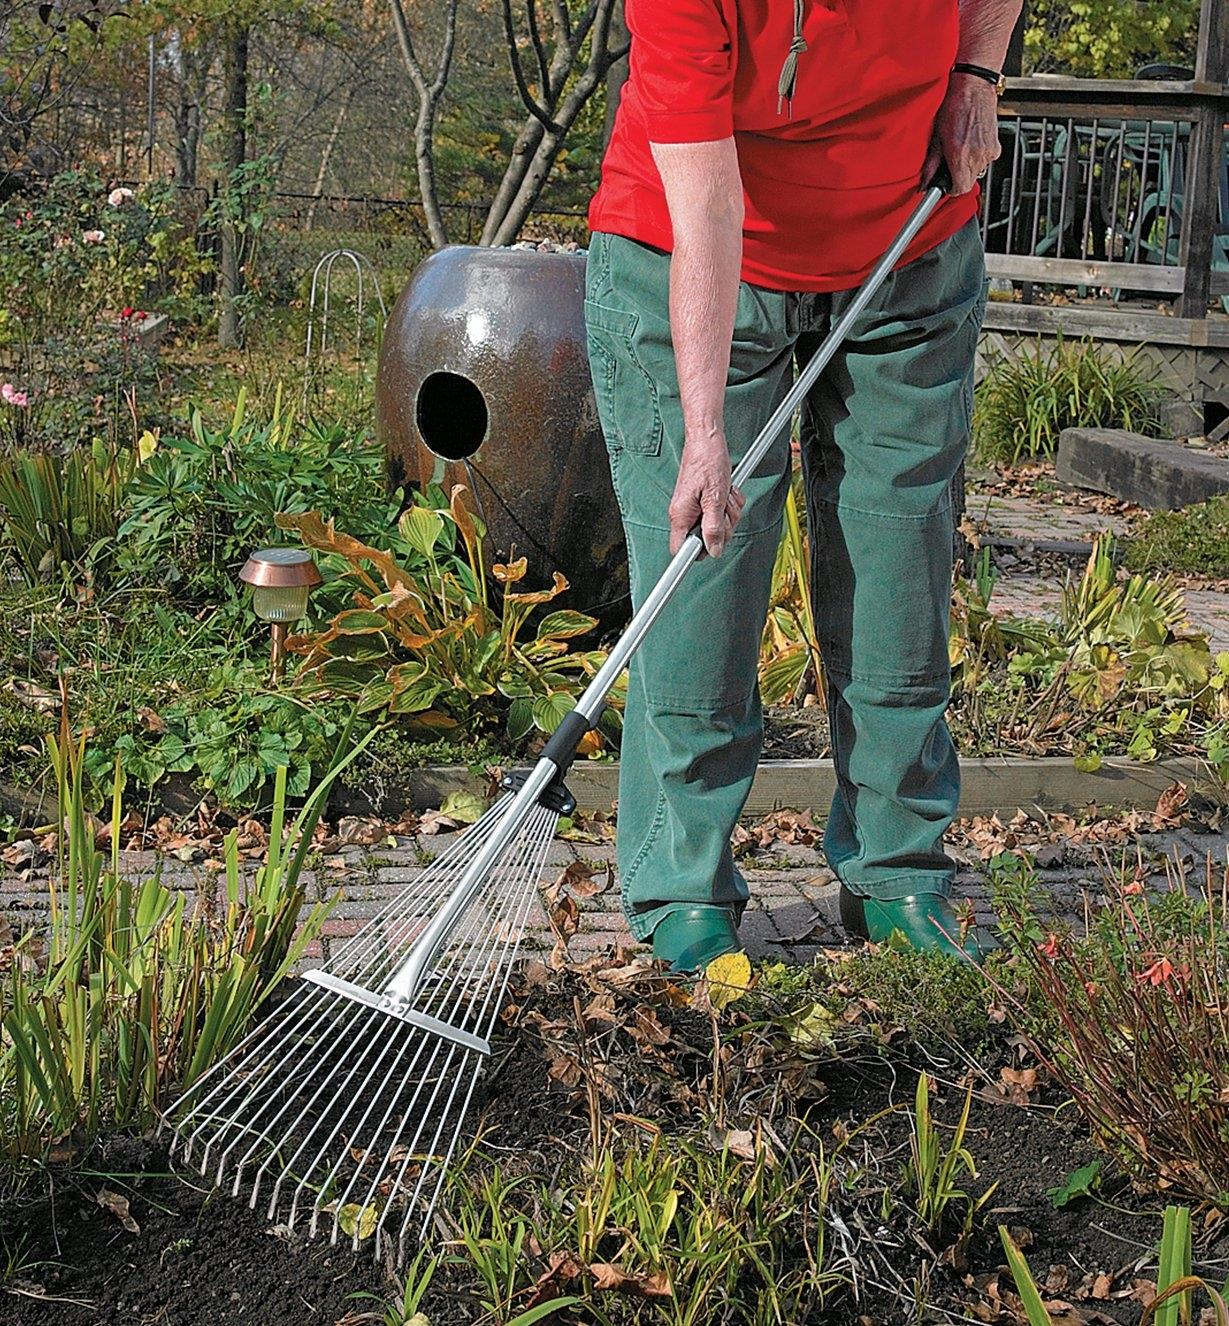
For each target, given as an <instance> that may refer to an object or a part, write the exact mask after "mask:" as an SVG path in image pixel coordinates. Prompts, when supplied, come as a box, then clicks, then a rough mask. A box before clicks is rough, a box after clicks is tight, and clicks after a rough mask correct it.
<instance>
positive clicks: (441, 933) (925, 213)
mask: <svg viewBox="0 0 1229 1326" xmlns="http://www.w3.org/2000/svg"><path fill="white" fill-rule="evenodd" d="M944 183H945V181H941V180H936V182H935V183H933V184H932V185H931V186H930V187H929V188H927V189H926V191H925V193H924V194H923V196H922V199H921V201H920V202H919V203H918V205H917V207H916V208H915V209H914V211H913V213H912V215H911V216H910V217H909V219H908V221H906V222H905V225H904V227H903V228H902V230H901V231H900V234H898V235H897V236H896V238H895V239H894V240H893V241H892V244H891V246H890V247H889V248H888V250H887V252H886V253H885V254H884V255H883V257H882V258H880V260H879V262H878V263H877V264H876V265H875V268H874V270H873V271H872V272H871V274H870V275H869V276H868V277H867V278H866V281H865V282H864V283H863V285H862V287H861V288H860V289H859V291H858V293H857V294H856V295H855V296H854V298H853V299H852V300H851V301H850V304H849V307H848V308H847V309H846V310H845V312H844V314H842V316H841V318H840V319H839V320H838V321H837V323H836V325H835V326H834V327H833V328H832V330H831V331H830V332H829V333H828V335H827V337H826V338H825V340H824V342H823V344H822V345H821V346H820V348H819V350H818V351H817V352H816V354H815V356H814V357H813V358H812V359H811V360H810V361H809V362H808V363H807V365H806V367H805V368H804V369H803V370H802V372H801V373H800V374H799V375H798V379H797V381H796V382H795V383H794V384H793V386H792V387H791V388H790V390H789V391H788V392H787V393H786V395H785V397H784V399H783V400H782V401H781V403H780V405H778V406H777V408H776V410H774V411H773V414H772V417H771V418H770V419H769V420H768V422H767V423H766V424H765V425H764V427H763V429H762V430H761V431H760V434H759V436H758V437H757V438H756V439H755V441H754V442H753V443H752V444H751V446H750V447H749V448H748V450H747V453H746V455H744V456H743V458H742V460H741V461H740V462H739V464H738V467H737V468H736V469H735V471H734V474H733V478H732V482H733V484H734V485H735V486H739V485H741V484H743V483H745V482H746V480H747V479H748V478H749V477H750V476H751V475H752V474H754V473H755V470H756V467H757V466H758V465H759V463H760V461H761V460H763V458H764V456H765V455H766V454H767V452H768V449H769V448H770V447H771V446H772V444H773V443H774V442H775V441H776V440H777V437H778V436H779V435H780V433H781V431H782V430H783V429H784V428H786V427H787V426H788V425H789V423H790V420H791V419H792V418H793V415H794V411H795V410H796V409H797V408H798V407H799V405H800V404H801V403H802V401H803V399H804V398H805V396H806V394H807V392H808V391H810V389H811V387H812V385H813V384H814V382H815V380H816V378H818V377H819V375H820V373H822V372H823V371H824V369H825V368H826V367H827V365H828V363H829V362H830V361H831V359H832V356H833V355H834V354H835V353H836V352H837V350H838V349H839V348H840V346H841V344H842V343H843V342H844V340H845V338H846V337H847V336H848V335H849V332H850V329H851V328H852V327H853V324H854V323H855V322H856V320H857V319H858V317H859V316H860V315H861V314H862V312H863V310H864V309H865V308H866V306H867V304H868V303H869V302H870V301H871V299H872V298H873V297H874V295H875V292H876V291H877V290H878V289H879V287H880V286H881V285H882V284H883V281H884V278H885V277H886V276H887V275H888V273H889V272H891V271H892V269H893V268H894V267H895V266H896V264H897V263H898V262H899V261H900V260H901V258H902V256H903V255H904V253H905V250H906V249H907V248H908V247H909V245H910V243H911V242H912V241H913V239H914V237H915V236H916V235H917V233H918V231H919V230H920V229H921V228H922V226H923V225H924V224H925V223H926V220H927V218H928V217H929V216H930V214H931V213H932V212H933V211H934V210H935V208H936V207H937V206H938V204H939V202H940V200H941V199H942V198H943V197H944V195H945V192H946V190H945V188H944V187H943V186H944ZM703 551H704V541H703V539H702V538H701V535H700V531H699V526H698V525H697V526H696V527H695V528H694V529H693V530H692V531H691V533H690V534H688V536H687V538H686V539H685V540H684V541H683V545H682V547H681V548H680V549H679V550H678V552H677V553H675V555H674V557H673V558H672V559H671V561H670V565H669V566H668V567H667V568H666V570H665V571H664V572H663V573H662V576H661V579H660V580H658V582H657V584H656V585H654V587H653V589H652V590H651V591H650V592H649V594H648V596H647V597H646V598H645V600H644V602H643V603H642V604H641V605H640V607H639V609H638V610H637V611H636V614H635V616H633V618H632V620H631V622H630V623H629V624H628V627H627V630H626V631H625V632H624V634H623V636H622V637H621V638H620V639H619V641H618V642H617V643H616V644H615V646H614V647H613V648H612V649H611V651H610V654H609V655H608V657H607V659H606V661H605V663H603V664H602V666H601V668H599V669H598V672H597V673H596V675H595V676H594V678H593V680H592V681H591V682H590V683H589V685H588V687H587V688H586V689H585V692H584V694H583V695H582V696H581V697H580V699H579V701H578V702H577V704H576V707H575V708H574V709H573V710H572V712H571V713H569V714H567V715H566V716H565V717H564V719H563V721H562V722H561V723H560V724H559V726H558V728H556V730H555V731H554V733H552V735H551V737H550V739H549V740H548V741H547V743H546V745H545V747H544V748H543V750H542V754H541V756H540V757H539V759H538V762H537V763H536V764H535V765H534V766H533V768H532V769H531V770H529V771H528V773H526V774H523V775H510V776H509V777H508V778H506V779H505V780H504V786H505V787H507V788H508V789H509V790H513V789H515V792H516V795H515V797H514V798H513V800H512V802H511V804H510V805H509V806H508V808H507V810H506V811H505V812H504V815H503V817H502V820H501V822H500V824H499V827H498V828H497V829H496V831H495V832H494V833H493V834H491V836H490V837H489V838H488V839H487V840H486V842H485V843H484V844H483V846H482V848H481V849H480V850H479V851H478V853H477V854H476V855H475V857H474V859H473V861H472V862H471V863H470V866H469V868H468V869H467V870H466V871H465V873H464V875H463V876H462V878H461V879H460V880H459V881H458V883H457V886H456V888H455V890H454V891H453V893H452V894H451V895H450V896H449V897H448V899H447V900H446V901H445V902H444V903H443V905H442V906H441V907H440V908H439V910H438V911H437V912H436V913H435V915H434V916H433V917H432V918H431V921H430V923H429V924H428V925H427V926H426V927H425V928H424V929H423V931H422V933H421V934H420V935H419V936H418V938H417V939H416V940H415V942H414V945H413V947H412V949H411V950H410V952H409V954H408V956H407V957H406V960H405V962H404V963H402V964H401V966H400V967H399V968H398V969H397V970H396V971H395V972H394V973H393V974H392V976H391V977H390V978H389V979H388V981H387V983H386V984H385V986H384V989H383V991H382V992H381V993H380V994H379V995H373V994H372V993H369V992H367V991H364V990H361V989H360V988H359V987H357V986H354V987H350V983H349V982H346V981H343V980H341V979H339V978H337V977H332V978H324V977H322V978H320V983H321V984H325V983H327V984H329V985H331V986H332V987H333V988H334V989H336V990H338V992H339V993H349V994H351V995H352V997H354V998H357V999H360V1000H362V1001H363V1002H366V1003H369V1004H372V1005H374V1006H376V1007H378V1008H380V1009H382V1010H383V1011H384V1012H386V1013H389V1014H391V1015H392V1016H394V1017H398V1018H401V1019H402V1020H404V1021H406V1022H410V1023H415V1024H418V1025H420V1026H422V1027H423V1029H424V1030H429V1031H432V1032H434V1033H436V1034H437V1035H442V1036H445V1037H447V1038H449V1039H452V1040H455V1041H457V1042H458V1043H463V1044H465V1045H468V1046H469V1047H470V1048H473V1049H478V1050H480V1051H482V1052H487V1051H488V1050H489V1046H487V1044H486V1043H485V1041H480V1040H479V1038H477V1037H474V1036H473V1035H472V1034H467V1033H463V1032H460V1031H459V1030H458V1029H455V1028H452V1027H450V1026H448V1025H447V1024H445V1023H442V1022H440V1021H437V1020H436V1019H434V1018H426V1017H425V1016H424V1015H423V1014H421V1013H418V1012H417V1011H416V1010H415V1009H414V1008H413V1004H414V1003H415V1001H416V998H417V996H418V994H419V992H420V990H421V989H422V988H423V984H424V982H425V981H426V980H427V979H428V978H429V976H430V974H431V971H432V969H433V967H434V965H435V961H436V958H437V956H438V955H439V953H440V952H441V950H442V949H443V948H444V946H445V944H446V943H447V940H448V937H449V935H450V934H451V933H452V931H453V929H454V928H455V926H456V925H457V923H458V922H459V921H460V919H461V918H462V916H464V914H465V911H466V909H467V908H468V906H469V904H470V903H471V902H472V901H473V900H474V898H475V897H476V896H477V895H478V893H479V892H480V891H481V890H482V888H483V886H484V884H485V883H486V882H487V880H488V878H489V876H490V874H491V872H492V871H493V870H494V869H495V867H496V866H497V864H498V862H499V860H500V857H501V855H502V853H503V852H504V850H505V848H506V847H507V845H508V844H509V843H510V842H511V841H512V840H513V839H514V838H515V837H516V835H517V834H518V833H519V832H520V831H521V829H522V828H523V827H524V825H525V823H526V821H527V820H528V818H529V816H530V815H532V813H533V811H534V808H535V807H536V806H538V805H540V804H541V805H545V806H547V807H548V808H550V809H553V810H556V811H558V812H560V813H564V814H566V813H569V812H570V811H571V810H572V809H573V808H574V806H575V803H574V802H573V801H572V799H571V796H570V794H569V793H568V792H567V789H566V788H564V787H563V784H562V781H561V780H562V777H563V775H564V774H565V773H566V772H567V770H568V769H569V768H570V767H571V764H572V761H573V760H574V759H575V758H576V750H577V747H578V746H579V745H580V742H581V739H582V738H583V737H584V735H585V733H586V732H588V731H589V729H590V728H592V727H593V726H594V725H595V724H596V723H597V720H598V717H599V716H600V714H601V712H602V709H603V707H604V705H605V703H606V697H607V695H608V694H609V693H610V690H611V688H612V687H613V686H614V684H615V682H616V680H617V679H618V677H619V675H620V673H622V671H623V669H624V668H626V667H627V665H628V662H629V661H630V659H631V657H632V655H633V654H634V653H635V652H636V650H637V649H639V648H640V645H641V644H642V643H643V641H644V638H645V636H646V635H648V633H649V629H650V628H651V627H652V625H653V623H654V622H655V621H656V620H657V618H658V617H659V616H660V615H661V612H662V609H663V608H665V606H666V604H667V603H669V602H670V600H671V598H673V596H674V593H675V591H676V590H677V589H678V587H679V585H680V584H681V583H682V580H683V577H684V576H685V575H686V574H687V572H688V570H690V568H691V566H692V565H693V564H694V563H695V562H696V560H697V559H698V558H699V556H700V554H701V553H702V552H703ZM313 975H314V974H313V973H307V976H308V979H312V977H313Z"/></svg>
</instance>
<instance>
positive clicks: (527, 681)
mask: <svg viewBox="0 0 1229 1326" xmlns="http://www.w3.org/2000/svg"><path fill="white" fill-rule="evenodd" d="M464 495H465V490H464V489H463V488H461V487H457V488H456V489H454V491H453V495H452V500H451V502H450V504H449V506H448V507H442V506H434V507H433V506H431V505H429V504H427V503H428V502H429V500H430V499H429V498H421V499H420V501H419V502H418V503H416V504H415V505H414V506H412V507H410V508H409V510H407V511H406V512H405V514H404V515H403V516H402V517H401V520H400V522H399V524H398V530H399V533H400V539H399V541H398V546H397V548H396V549H395V551H396V552H397V553H400V554H402V555H403V556H404V557H405V560H403V561H398V559H397V556H395V555H394V554H393V553H386V552H383V551H381V550H380V549H378V548H374V547H371V546H369V545H367V544H364V543H362V542H360V541H359V540H357V539H353V538H351V537H350V536H348V535H345V534H339V533H338V532H337V531H336V530H335V529H334V528H333V527H332V525H331V524H329V525H326V524H325V523H324V522H323V521H322V520H321V519H320V517H319V515H317V514H316V513H314V512H310V513H308V514H307V515H303V516H284V517H282V518H281V520H280V522H279V523H280V524H281V525H282V527H283V528H286V529H292V530H295V531H296V532H297V533H298V535H299V536H300V538H301V539H302V540H303V542H304V543H306V544H307V546H308V547H309V548H313V549H315V550H316V551H317V552H321V553H328V554H335V555H337V556H339V557H341V558H344V559H345V561H346V563H347V564H348V565H349V568H350V571H349V577H350V579H351V582H352V583H353V584H354V586H355V591H354V598H353V602H354V605H355V606H354V607H350V608H347V609H345V610H343V611H342V612H339V613H338V614H337V615H336V616H335V617H334V618H333V620H332V622H331V623H330V624H329V626H328V628H327V629H326V630H323V631H319V632H315V633H312V634H308V635H303V636H298V637H292V639H291V640H290V642H289V648H290V649H292V650H294V651H296V652H298V653H300V654H302V655H303V664H302V667H301V669H300V678H301V679H302V684H303V686H304V687H305V688H306V689H307V690H308V691H309V692H311V693H320V692H325V693H328V694H331V695H337V696H352V697H355V698H356V699H357V701H358V704H359V708H360V711H361V712H363V713H376V712H387V713H389V714H390V715H397V716H399V717H402V718H403V719H404V721H405V722H406V723H407V724H408V727H409V730H410V731H412V732H414V733H415V734H419V733H427V734H432V733H438V732H441V731H455V732H456V733H457V734H458V735H466V736H470V737H473V736H476V735H480V734H482V733H483V732H485V731H490V730H491V729H493V728H495V727H497V726H500V727H502V728H503V730H504V733H505V735H506V737H507V739H508V741H509V742H510V743H512V744H513V745H514V746H515V745H519V744H520V743H521V742H522V741H524V739H525V738H526V737H527V736H528V735H529V734H530V733H531V732H533V731H534V730H535V729H536V730H537V731H540V732H544V733H549V732H553V731H554V730H555V728H556V727H557V726H558V725H559V723H560V721H561V720H562V719H563V717H564V715H565V714H567V713H568V711H569V710H570V709H571V708H572V706H573V704H574V703H575V700H576V698H577V696H578V695H579V692H580V690H581V689H582V688H583V686H584V684H585V682H586V681H587V680H588V679H589V678H590V677H591V676H592V675H593V673H594V672H596V670H597V668H598V667H599V666H600V664H601V662H602V660H603V658H604V655H603V654H602V653H601V652H599V651H596V650H590V651H586V652H580V653H572V652H571V649H570V643H569V642H570V641H571V640H573V639H575V638H576V637H578V636H582V635H587V634H588V633H589V632H591V631H592V630H593V629H594V627H595V626H596V625H597V622H596V620H595V619H594V618H592V617H589V616H587V615H586V614H584V613H581V612H574V611H570V610H568V609H555V610H553V611H551V612H548V613H547V614H546V615H545V616H542V617H540V618H539V619H538V620H537V622H536V626H535V627H533V628H532V630H533V634H532V635H530V630H531V627H530V621H531V618H532V617H533V616H534V613H535V610H536V609H538V608H539V607H542V606H543V605H545V604H548V603H550V602H551V601H552V600H554V599H556V598H557V597H558V596H559V595H560V594H561V593H563V592H564V590H565V589H566V588H567V581H566V580H565V579H564V578H563V576H561V575H560V574H559V573H558V572H556V573H555V577H554V585H553V587H552V588H551V589H546V590H536V591H530V592H524V591H519V590H517V589H515V588H514V586H515V585H517V584H518V583H519V581H520V580H521V579H522V578H523V577H524V575H525V566H526V564H525V559H524V558H521V559H520V560H519V561H517V562H514V563H512V564H511V565H509V566H502V565H496V566H495V567H493V568H492V572H493V574H494V576H495V578H496V580H497V581H499V582H500V584H501V585H502V586H503V593H502V595H501V596H500V597H499V599H498V601H496V600H495V599H494V597H493V596H492V594H491V592H490V590H489V589H488V586H487V582H486V573H485V570H484V562H483V553H482V547H483V539H484V536H485V530H484V527H483V525H482V523H481V521H479V520H477V519H476V518H475V517H474V516H473V515H472V514H471V513H470V512H469V510H468V509H467V508H466V506H465V502H464ZM411 566H417V567H418V568H419V570H418V571H417V573H414V572H413V571H411V570H410V569H409V568H410V567H411ZM368 567H370V568H372V571H374V576H373V574H372V571H369V570H368V569H367V568H368ZM376 577H378V579H377V578H376ZM603 727H604V730H605V731H606V732H613V731H617V714H616V713H615V712H614V711H613V710H611V709H608V710H607V714H606V716H605V717H604V720H603ZM602 745H603V739H602V737H601V735H600V734H599V733H596V732H591V733H589V734H587V735H586V737H585V739H584V741H583V742H582V744H581V752H582V753H584V754H591V753H594V752H596V751H598V750H600V749H601V748H602Z"/></svg>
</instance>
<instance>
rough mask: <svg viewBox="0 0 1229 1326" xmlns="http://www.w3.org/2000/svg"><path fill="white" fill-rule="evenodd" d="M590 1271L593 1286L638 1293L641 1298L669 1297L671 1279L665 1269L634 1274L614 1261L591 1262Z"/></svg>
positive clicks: (625, 1292)
mask: <svg viewBox="0 0 1229 1326" xmlns="http://www.w3.org/2000/svg"><path fill="white" fill-rule="evenodd" d="M589 1273H590V1274H591V1275H592V1276H593V1287H594V1289H598V1290H610V1291H613V1292H615V1293H620V1294H636V1295H638V1296H639V1297H641V1298H669V1297H670V1294H671V1289H670V1280H669V1277H668V1276H667V1275H666V1273H665V1271H655V1272H654V1273H653V1274H652V1275H632V1274H631V1273H629V1272H627V1271H625V1270H624V1269H623V1268H622V1267H621V1266H617V1265H615V1264H614V1263H612V1262H591V1263H590V1264H589Z"/></svg>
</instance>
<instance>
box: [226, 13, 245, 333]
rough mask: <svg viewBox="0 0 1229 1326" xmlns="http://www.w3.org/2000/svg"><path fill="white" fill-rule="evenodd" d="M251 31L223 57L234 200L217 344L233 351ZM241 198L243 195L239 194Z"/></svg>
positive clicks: (237, 31)
mask: <svg viewBox="0 0 1229 1326" xmlns="http://www.w3.org/2000/svg"><path fill="white" fill-rule="evenodd" d="M249 36H250V29H249V28H248V26H247V25H246V24H240V25H239V26H238V27H236V28H234V29H233V30H232V31H231V32H230V33H229V34H228V35H227V41H226V50H225V55H224V66H225V80H226V93H225V97H226V104H225V108H224V110H223V115H224V117H225V118H224V125H223V151H224V153H225V155H224V164H225V166H226V171H227V181H226V189H227V190H228V191H230V192H231V193H232V197H231V198H230V199H227V200H226V206H225V208H224V211H223V216H222V224H221V226H220V232H221V240H222V253H221V257H220V259H219V263H218V276H219V278H220V285H221V296H222V308H221V312H220V314H219V317H218V344H219V345H220V346H221V347H222V348H223V349H224V350H229V349H233V348H234V347H235V346H237V345H239V344H240V342H241V339H242V337H241V328H240V320H239V303H238V301H239V296H240V295H241V294H242V293H243V272H242V269H241V267H240V245H241V240H242V220H243V219H242V217H240V216H237V215H236V214H235V209H236V207H237V206H238V203H237V202H236V198H235V193H236V186H237V185H238V183H239V179H238V176H239V172H240V171H242V169H243V165H244V163H245V162H246V160H247V102H248V38H249ZM238 196H240V197H241V196H242V194H241V193H240V194H238Z"/></svg>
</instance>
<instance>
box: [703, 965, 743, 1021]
mask: <svg viewBox="0 0 1229 1326" xmlns="http://www.w3.org/2000/svg"><path fill="white" fill-rule="evenodd" d="M701 984H702V985H703V986H705V987H706V990H707V996H708V1003H709V1005H710V1007H711V1008H712V1009H713V1011H714V1012H716V1013H721V1012H723V1011H724V1010H725V1009H727V1008H728V1007H729V1006H730V1005H731V1004H732V1003H734V1001H735V1000H737V999H741V998H742V997H743V995H745V994H746V993H747V991H748V990H749V989H750V988H751V961H750V959H749V958H748V957H747V955H746V954H745V953H723V954H722V955H721V956H720V957H719V958H714V959H713V960H712V962H710V963H709V964H708V966H707V967H706V968H705V969H704V980H703V981H702V982H701Z"/></svg>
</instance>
